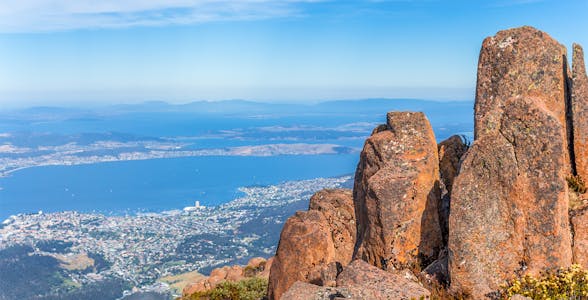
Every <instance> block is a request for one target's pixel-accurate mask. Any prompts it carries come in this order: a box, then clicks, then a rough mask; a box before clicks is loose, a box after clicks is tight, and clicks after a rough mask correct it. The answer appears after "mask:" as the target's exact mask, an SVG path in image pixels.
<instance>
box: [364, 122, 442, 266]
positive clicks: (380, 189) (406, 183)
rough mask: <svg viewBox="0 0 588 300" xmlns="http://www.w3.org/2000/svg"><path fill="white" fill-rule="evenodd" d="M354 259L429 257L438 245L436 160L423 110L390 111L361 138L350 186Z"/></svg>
mask: <svg viewBox="0 0 588 300" xmlns="http://www.w3.org/2000/svg"><path fill="white" fill-rule="evenodd" d="M353 197H354V201H355V211H356V215H357V220H358V241H357V245H356V253H355V256H354V257H355V258H359V259H363V260H365V261H367V262H368V263H370V264H372V265H374V266H377V267H379V268H382V269H395V268H404V267H409V266H412V265H418V264H424V263H426V262H428V261H431V260H434V259H435V258H436V257H437V253H438V252H439V250H440V248H441V247H442V236H441V228H440V225H439V215H438V206H439V199H440V190H439V159H438V153H437V146H436V141H435V136H434V134H433V130H432V129H431V125H430V124H429V121H428V120H427V118H426V117H425V115H424V114H423V113H413V112H390V113H388V115H387V124H386V125H382V126H379V127H377V128H376V129H375V130H374V131H373V133H372V135H371V136H370V137H369V138H368V139H367V140H366V142H365V145H364V148H363V151H362V152H361V156H360V161H359V164H358V167H357V171H356V174H355V186H354V189H353Z"/></svg>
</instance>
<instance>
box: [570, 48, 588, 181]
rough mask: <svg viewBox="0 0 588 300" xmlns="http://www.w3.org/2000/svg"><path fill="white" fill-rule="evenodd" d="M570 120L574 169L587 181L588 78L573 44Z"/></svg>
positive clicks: (582, 53)
mask: <svg viewBox="0 0 588 300" xmlns="http://www.w3.org/2000/svg"><path fill="white" fill-rule="evenodd" d="M572 120H573V126H574V127H573V128H574V130H573V133H574V157H575V169H576V173H577V174H578V175H579V176H580V178H582V179H584V180H585V181H586V180H588V76H586V65H585V64H584V52H583V51H582V47H581V46H580V45H577V44H574V46H573V55H572Z"/></svg>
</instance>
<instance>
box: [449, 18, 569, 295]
mask: <svg viewBox="0 0 588 300" xmlns="http://www.w3.org/2000/svg"><path fill="white" fill-rule="evenodd" d="M564 57H565V48H564V47H563V46H561V45H559V44H558V43H557V42H556V41H555V40H553V39H552V38H550V37H549V36H548V35H547V34H545V33H542V32H540V31H538V30H536V29H533V28H530V27H522V28H516V29H511V30H506V31H502V32H499V33H498V34H497V35H496V36H494V37H491V38H487V39H486V40H485V41H484V44H483V45H482V50H481V54H480V62H479V65H478V85H477V92H476V104H475V121H476V122H475V124H476V127H475V136H476V141H475V142H474V144H473V145H472V147H471V149H470V150H469V151H468V153H467V154H466V157H465V159H464V161H463V163H462V165H461V171H460V174H459V175H458V177H457V178H456V180H455V182H454V184H453V190H452V197H451V214H450V217H449V228H450V230H449V242H448V247H449V273H450V277H451V288H452V289H453V290H454V291H458V292H464V293H467V294H470V295H471V296H473V298H474V299H483V298H484V297H487V296H488V295H489V293H491V292H493V291H496V290H498V289H499V288H500V285H502V284H503V283H505V282H506V280H509V279H511V278H513V277H514V276H515V275H516V274H521V273H522V274H532V275H537V274H538V273H539V272H540V271H543V270H547V269H555V268H558V267H565V266H568V265H570V264H571V261H572V251H571V233H570V229H569V221H568V187H567V183H566V180H565V178H566V177H567V175H568V174H569V172H570V170H571V164H570V161H569V157H570V156H569V155H570V151H569V148H568V143H567V129H566V128H567V119H566V106H565V105H566V88H567V87H566V80H567V77H566V66H565V60H564Z"/></svg>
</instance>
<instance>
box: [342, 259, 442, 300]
mask: <svg viewBox="0 0 588 300" xmlns="http://www.w3.org/2000/svg"><path fill="white" fill-rule="evenodd" d="M337 286H338V287H344V288H347V289H348V290H349V291H350V292H351V293H352V294H353V295H354V296H355V297H357V298H358V299H373V300H380V299H406V300H409V299H424V298H427V297H429V295H430V294H431V293H430V292H429V291H428V290H427V289H425V288H424V287H423V286H422V285H420V284H419V283H417V282H415V281H412V280H410V279H407V278H405V277H402V276H399V275H397V274H393V273H390V272H385V271H383V270H381V269H378V268H376V267H374V266H372V265H370V264H368V263H366V262H364V261H363V260H355V261H354V262H352V263H351V264H350V265H349V266H347V267H346V268H344V270H343V272H341V274H339V276H338V277H337ZM421 297H422V298H421Z"/></svg>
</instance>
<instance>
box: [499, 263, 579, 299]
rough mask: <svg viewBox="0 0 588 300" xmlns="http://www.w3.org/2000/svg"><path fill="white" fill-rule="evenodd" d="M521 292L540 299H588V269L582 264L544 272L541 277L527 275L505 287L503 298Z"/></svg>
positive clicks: (526, 295) (523, 294)
mask: <svg viewBox="0 0 588 300" xmlns="http://www.w3.org/2000/svg"><path fill="white" fill-rule="evenodd" d="M516 294H519V295H522V296H525V297H529V298H531V299H534V300H536V299H537V300H539V299H553V300H560V299H561V300H563V299H588V271H585V270H583V269H582V267H581V266H580V265H572V266H571V267H569V268H567V269H560V270H558V271H556V272H549V273H546V274H543V275H542V276H540V277H539V278H535V277H532V276H529V275H525V276H523V277H521V278H519V279H517V280H513V281H512V282H511V283H510V284H509V285H508V286H506V287H504V290H503V295H502V298H505V299H509V298H510V297H512V296H514V295H516Z"/></svg>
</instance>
